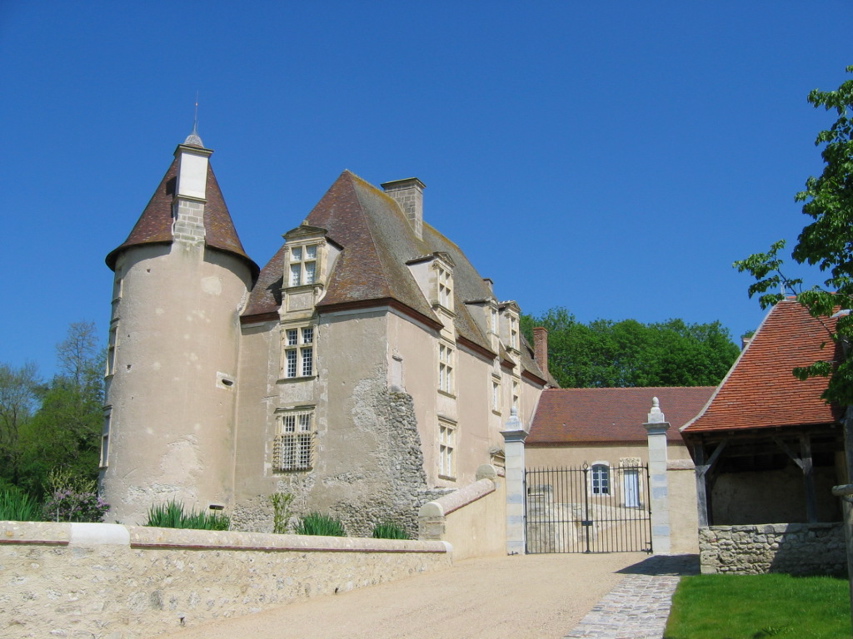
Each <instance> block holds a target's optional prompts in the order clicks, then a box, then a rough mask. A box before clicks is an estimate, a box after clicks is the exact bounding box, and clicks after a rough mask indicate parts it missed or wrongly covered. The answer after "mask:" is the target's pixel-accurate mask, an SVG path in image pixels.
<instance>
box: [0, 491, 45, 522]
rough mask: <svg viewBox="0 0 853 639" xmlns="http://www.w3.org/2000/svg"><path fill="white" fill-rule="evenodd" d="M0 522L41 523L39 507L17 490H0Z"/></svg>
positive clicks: (26, 495)
mask: <svg viewBox="0 0 853 639" xmlns="http://www.w3.org/2000/svg"><path fill="white" fill-rule="evenodd" d="M0 521H42V515H41V505H40V504H39V503H38V502H36V500H35V499H33V498H32V497H30V496H29V495H28V494H27V493H24V492H21V491H20V490H18V489H17V488H14V487H12V488H3V489H0Z"/></svg>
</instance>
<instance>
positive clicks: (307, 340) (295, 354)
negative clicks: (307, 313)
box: [282, 326, 314, 377]
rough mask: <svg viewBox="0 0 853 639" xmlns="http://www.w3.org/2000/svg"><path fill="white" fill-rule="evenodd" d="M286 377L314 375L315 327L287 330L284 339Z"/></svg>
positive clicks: (284, 374)
mask: <svg viewBox="0 0 853 639" xmlns="http://www.w3.org/2000/svg"><path fill="white" fill-rule="evenodd" d="M282 341H283V343H284V358H283V362H282V373H283V376H284V377H310V376H311V375H313V374H314V327H313V326H303V327H300V328H287V329H285V330H284V335H283V339H282Z"/></svg>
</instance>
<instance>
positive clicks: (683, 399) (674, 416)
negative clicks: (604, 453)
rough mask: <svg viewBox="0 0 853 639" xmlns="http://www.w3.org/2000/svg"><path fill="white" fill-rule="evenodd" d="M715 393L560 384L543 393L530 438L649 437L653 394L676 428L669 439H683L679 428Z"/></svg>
mask: <svg viewBox="0 0 853 639" xmlns="http://www.w3.org/2000/svg"><path fill="white" fill-rule="evenodd" d="M713 392H714V387H713V386H695V387H672V386H668V387H667V386H658V387H642V388H555V389H548V390H545V391H544V392H543V393H542V395H541V397H540V398H539V405H538V406H537V408H536V415H535V416H534V418H533V424H532V425H531V427H530V435H529V436H528V437H527V441H526V442H525V443H526V444H527V445H532V446H537V445H540V446H549V445H550V446H554V445H562V444H595V443H601V444H605V443H620V442H626V443H629V442H638V443H639V442H644V441H646V437H647V435H646V429H645V428H643V423H645V421H646V418H647V416H648V413H649V411H650V410H651V408H652V398H654V397H657V398H658V399H659V400H660V408H661V410H662V411H663V413H664V415H665V416H666V421H667V422H669V423H670V425H671V427H670V429H669V430H668V431H667V433H666V436H667V439H668V440H670V441H673V442H680V441H681V434H680V433H679V428H680V427H681V426H682V425H683V424H685V423H687V422H688V421H689V420H691V419H693V418H694V417H695V416H696V414H697V413H698V412H699V411H700V410H702V407H703V406H704V405H705V403H706V402H707V401H708V399H709V398H710V397H711V395H712V394H713Z"/></svg>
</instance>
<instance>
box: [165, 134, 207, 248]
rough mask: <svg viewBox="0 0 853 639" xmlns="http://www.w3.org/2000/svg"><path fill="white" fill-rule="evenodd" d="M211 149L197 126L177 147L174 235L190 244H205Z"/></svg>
mask: <svg viewBox="0 0 853 639" xmlns="http://www.w3.org/2000/svg"><path fill="white" fill-rule="evenodd" d="M212 153H213V151H212V150H210V149H206V148H204V146H203V145H202V141H201V138H200V137H199V135H198V131H197V130H196V127H195V126H193V131H192V133H190V134H189V135H188V136H187V139H186V140H184V143H183V144H180V145H178V148H177V149H175V159H176V160H177V163H178V175H177V178H176V181H175V182H176V183H175V200H174V203H173V205H172V217H173V223H172V235H173V237H174V239H175V240H177V241H179V242H184V243H187V244H201V243H204V236H205V230H204V207H205V204H206V203H207V172H208V163H209V158H210V156H211V154H212Z"/></svg>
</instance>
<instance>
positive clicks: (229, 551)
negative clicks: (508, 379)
mask: <svg viewBox="0 0 853 639" xmlns="http://www.w3.org/2000/svg"><path fill="white" fill-rule="evenodd" d="M450 551H451V548H450V546H449V544H446V543H444V542H440V541H432V542H430V541H395V540H385V539H359V538H350V537H342V538H336V537H303V536H297V535H272V534H263V533H237V532H213V531H203V530H174V529H167V528H143V527H138V526H121V525H118V524H67V523H64V524H63V523H33V522H8V521H3V522H0V636H3V637H49V636H59V637H78V636H79V637H93V638H96V639H101V638H104V639H106V638H109V639H133V638H136V637H153V636H157V635H159V634H162V633H166V632H169V631H174V630H178V629H180V628H181V627H183V626H190V625H197V624H199V623H203V622H207V621H211V620H214V619H217V618H223V617H233V616H237V615H242V614H246V613H252V612H258V611H261V610H263V609H266V608H269V607H271V606H274V605H279V604H283V603H288V602H291V601H294V600H296V599H302V598H306V597H311V596H315V595H323V594H333V593H337V592H342V591H347V590H352V589H354V588H360V587H362V586H369V585H373V584H378V583H382V582H387V581H392V580H394V579H399V578H402V577H406V576H409V575H412V574H416V573H419V572H425V571H429V570H435V569H439V568H442V567H445V566H449V565H450V563H451V552H450Z"/></svg>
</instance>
